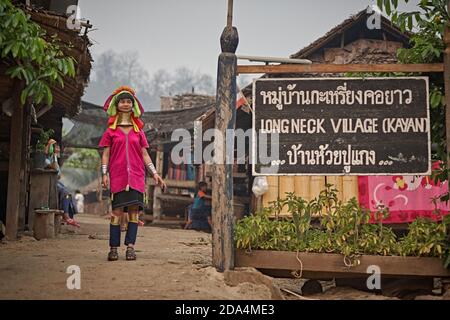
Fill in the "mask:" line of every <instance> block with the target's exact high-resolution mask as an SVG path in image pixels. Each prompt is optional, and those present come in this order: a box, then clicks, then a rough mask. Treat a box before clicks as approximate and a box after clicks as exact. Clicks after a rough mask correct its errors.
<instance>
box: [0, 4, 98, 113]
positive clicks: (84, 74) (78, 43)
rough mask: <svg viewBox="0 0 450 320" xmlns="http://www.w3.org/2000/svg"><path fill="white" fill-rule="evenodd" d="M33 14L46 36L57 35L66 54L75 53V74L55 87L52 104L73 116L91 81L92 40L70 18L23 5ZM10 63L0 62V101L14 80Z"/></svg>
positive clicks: (7, 95) (3, 98) (10, 88)
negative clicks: (72, 26) (9, 73)
mask: <svg viewBox="0 0 450 320" xmlns="http://www.w3.org/2000/svg"><path fill="white" fill-rule="evenodd" d="M21 9H22V10H24V11H26V13H28V14H29V15H30V18H31V20H32V21H34V22H36V23H38V24H39V25H40V26H41V27H42V28H43V29H45V31H46V32H47V36H48V37H50V36H52V35H57V36H58V38H59V39H60V41H61V43H62V44H63V46H62V50H63V52H64V53H65V54H66V55H70V56H72V57H73V58H74V59H75V60H76V62H77V63H76V65H75V68H76V77H75V78H69V77H66V78H65V79H64V88H61V87H60V86H59V85H56V86H54V87H52V88H51V89H52V93H53V105H54V106H55V107H58V108H63V109H64V111H65V114H66V116H68V117H71V116H74V115H75V114H77V113H78V112H80V110H81V109H80V106H81V97H82V96H83V94H84V89H85V87H86V86H87V83H88V80H89V74H90V71H91V62H92V57H91V54H90V52H89V47H90V46H91V43H90V41H89V39H88V37H87V36H86V35H80V34H79V32H78V31H74V30H71V29H69V28H67V26H66V21H67V18H66V17H65V16H63V15H59V14H57V13H54V12H50V11H44V10H36V9H31V8H25V7H21ZM7 63H9V64H10V63H13V62H11V61H9V62H7V61H3V63H0V100H5V99H7V98H9V97H10V95H11V90H12V86H13V80H12V79H11V78H10V77H9V76H7V75H5V71H6V70H7V68H8V65H7Z"/></svg>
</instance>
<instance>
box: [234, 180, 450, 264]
mask: <svg viewBox="0 0 450 320" xmlns="http://www.w3.org/2000/svg"><path fill="white" fill-rule="evenodd" d="M286 207H287V210H288V212H289V213H290V214H291V216H290V217H288V216H280V212H281V211H282V210H283V209H284V208H286ZM435 211H436V212H435V213H436V214H440V211H439V210H437V209H436V210H435ZM371 216H372V217H373V219H374V221H373V223H369V222H370V220H371ZM388 217H389V209H388V208H386V207H384V206H380V207H378V208H377V211H376V212H374V213H373V215H371V213H370V212H369V211H368V210H366V209H365V208H362V207H361V206H360V205H359V204H358V201H357V200H356V199H355V198H352V199H350V200H349V201H347V202H345V203H343V202H342V201H338V197H337V190H336V189H334V188H333V186H332V185H327V186H326V189H325V190H323V191H321V192H320V194H319V196H318V197H317V198H315V199H312V200H310V201H306V200H305V199H302V198H301V197H298V196H296V195H295V194H294V193H287V194H286V198H284V199H278V200H277V201H274V202H272V203H270V206H269V207H267V208H264V209H263V210H261V211H260V212H258V213H257V214H255V215H251V216H248V217H245V218H244V219H242V220H240V221H238V222H237V223H236V226H235V241H236V247H237V248H238V249H245V250H253V249H262V250H283V251H300V252H318V253H339V254H342V255H344V256H345V261H347V263H348V265H349V266H350V265H355V264H357V262H358V259H357V257H358V256H360V255H362V254H366V255H383V256H388V255H402V256H432V257H440V258H443V259H444V262H445V263H446V264H447V265H450V246H449V244H450V243H449V241H448V240H449V239H448V227H449V226H450V216H446V217H445V218H444V219H443V221H442V222H436V221H432V220H429V219H422V218H420V219H417V220H415V221H414V222H413V223H411V224H410V225H409V229H408V233H407V234H406V235H405V236H403V237H402V238H397V236H396V234H395V233H394V231H393V230H392V228H390V227H388V226H386V225H384V224H383V221H384V220H385V219H386V218H388ZM315 220H318V223H316V221H315Z"/></svg>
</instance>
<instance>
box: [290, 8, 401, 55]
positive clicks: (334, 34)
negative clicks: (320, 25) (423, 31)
mask: <svg viewBox="0 0 450 320" xmlns="http://www.w3.org/2000/svg"><path fill="white" fill-rule="evenodd" d="M371 15H372V13H370V14H369V13H367V9H364V10H362V11H360V12H358V13H357V14H355V15H353V16H351V17H350V18H348V19H346V20H344V21H343V22H342V23H340V24H339V25H337V26H336V27H334V28H332V29H331V30H330V31H328V32H327V33H326V34H325V35H324V36H322V37H320V38H318V39H317V40H315V41H314V42H312V43H311V44H310V45H308V46H306V47H304V48H303V49H301V50H299V51H298V52H296V53H294V54H292V55H290V58H292V59H308V58H309V57H310V56H311V55H312V54H313V53H315V52H317V51H318V50H321V49H323V48H330V47H331V48H333V47H339V46H340V45H341V40H342V39H341V37H342V35H343V34H344V44H347V43H350V42H352V41H355V40H356V39H358V38H362V34H363V35H364V37H365V38H367V39H378V40H390V41H398V42H402V43H403V44H404V45H405V46H407V45H408V44H409V37H410V34H409V33H406V32H405V33H404V32H402V31H401V30H400V29H399V28H397V27H396V26H395V25H394V24H393V23H392V22H391V21H390V20H389V19H387V18H386V17H384V16H381V30H370V29H369V28H368V27H367V20H368V18H369V17H370V16H371ZM383 34H384V36H385V38H383Z"/></svg>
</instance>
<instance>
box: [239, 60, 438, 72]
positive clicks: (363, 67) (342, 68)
mask: <svg viewBox="0 0 450 320" xmlns="http://www.w3.org/2000/svg"><path fill="white" fill-rule="evenodd" d="M345 72H444V64H442V63H432V64H319V63H318V64H280V65H240V66H238V74H244V73H248V74H250V73H254V74H257V73H279V74H282V73H345Z"/></svg>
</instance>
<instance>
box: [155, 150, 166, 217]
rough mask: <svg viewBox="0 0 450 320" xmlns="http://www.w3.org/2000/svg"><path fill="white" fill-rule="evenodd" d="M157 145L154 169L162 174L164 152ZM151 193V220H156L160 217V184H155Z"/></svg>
mask: <svg viewBox="0 0 450 320" xmlns="http://www.w3.org/2000/svg"><path fill="white" fill-rule="evenodd" d="M159 148H161V146H160V145H159V146H158V151H156V165H155V169H156V172H157V173H158V175H160V176H161V177H162V176H163V168H164V152H163V151H160V150H159ZM154 190H155V191H154V193H153V220H154V221H158V220H160V219H161V199H160V198H159V197H158V196H159V195H160V194H161V193H162V191H161V187H160V186H155V189H154Z"/></svg>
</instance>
